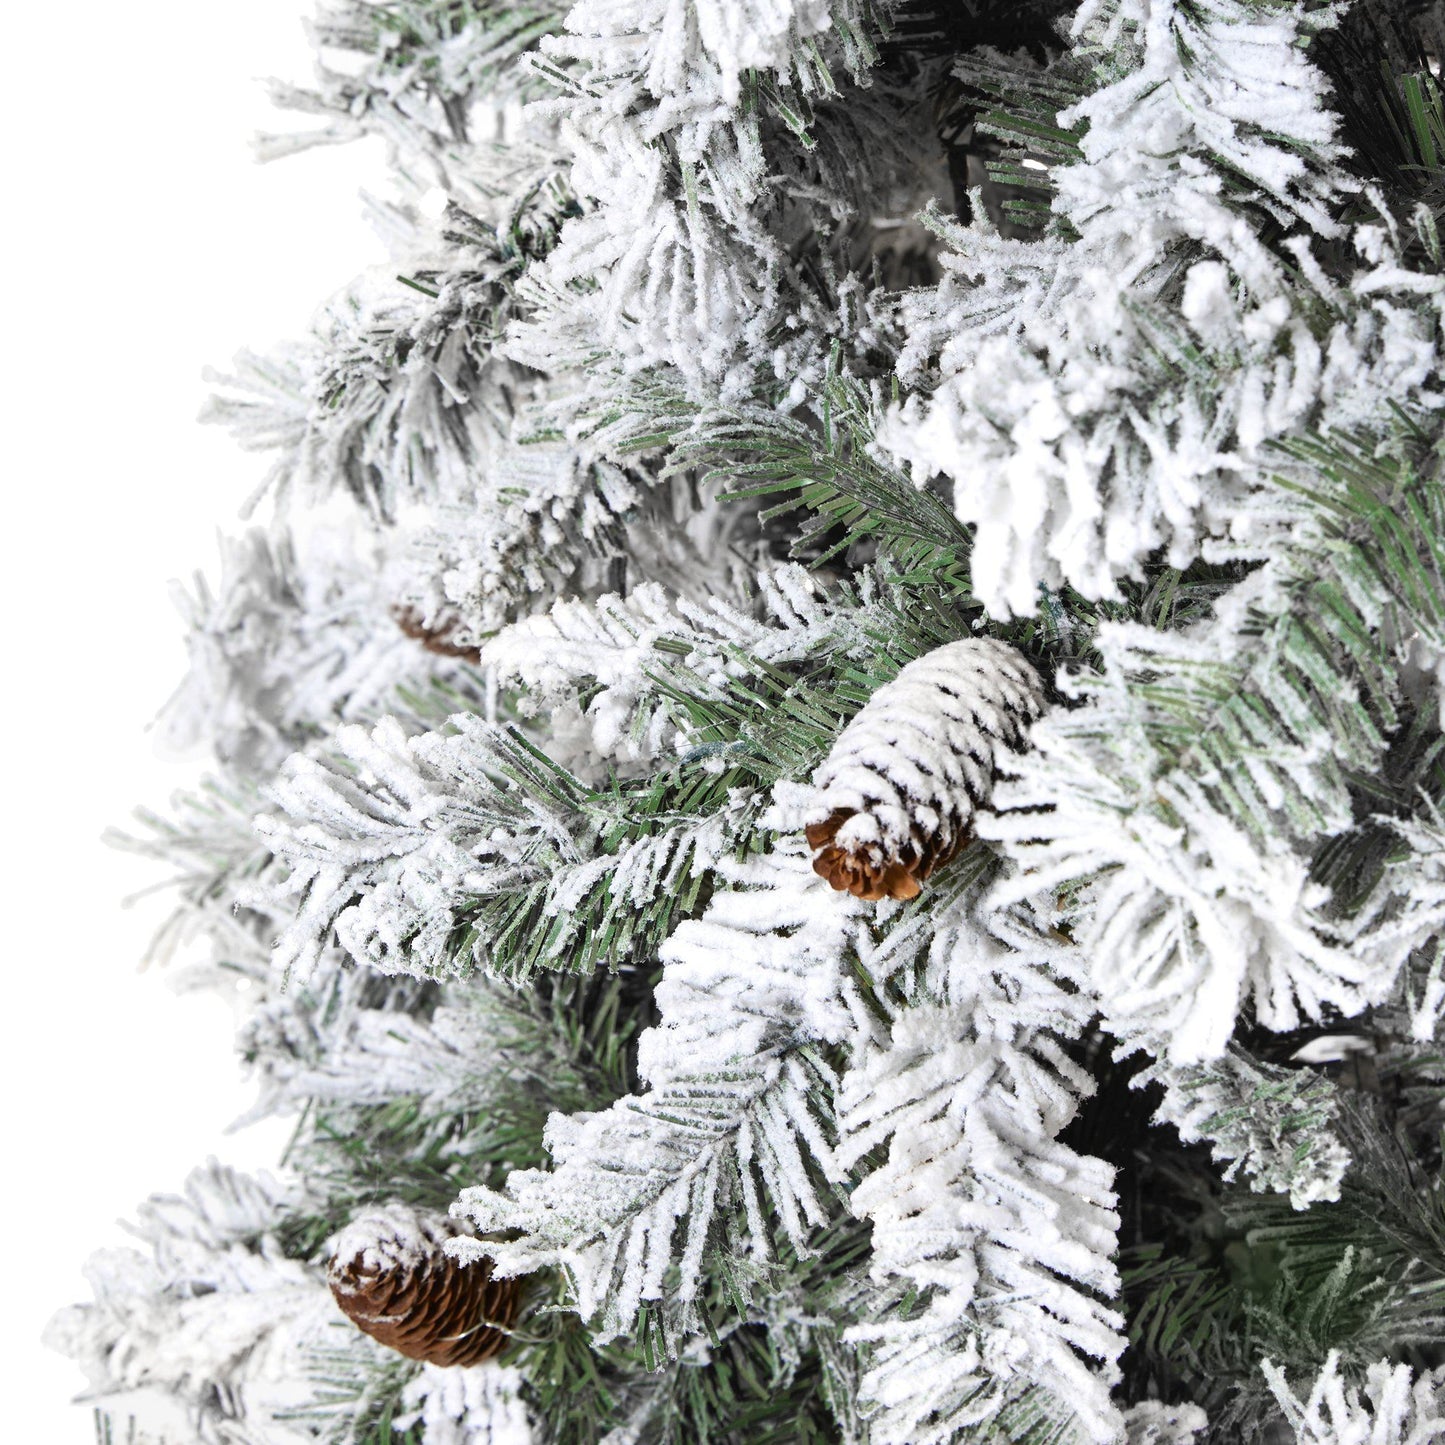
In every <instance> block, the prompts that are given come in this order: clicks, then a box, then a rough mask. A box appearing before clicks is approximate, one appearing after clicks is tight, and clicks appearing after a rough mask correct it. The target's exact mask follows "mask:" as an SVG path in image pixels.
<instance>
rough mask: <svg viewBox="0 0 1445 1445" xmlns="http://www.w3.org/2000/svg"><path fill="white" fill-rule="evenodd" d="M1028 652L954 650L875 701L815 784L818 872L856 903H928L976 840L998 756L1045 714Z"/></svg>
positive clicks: (974, 641)
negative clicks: (941, 871) (945, 872)
mask: <svg viewBox="0 0 1445 1445" xmlns="http://www.w3.org/2000/svg"><path fill="white" fill-rule="evenodd" d="M1043 706H1044V696H1043V685H1042V683H1041V682H1040V681H1039V677H1038V674H1037V673H1036V672H1035V671H1034V670H1033V668H1032V667H1030V666H1029V664H1028V662H1027V660H1026V659H1025V658H1024V656H1023V654H1022V653H1021V652H1019V651H1018V650H1017V649H1016V648H1014V647H1010V646H1009V645H1008V643H1006V642H999V641H996V640H995V639H993V638H988V637H979V638H969V639H967V640H965V641H963V642H950V643H946V644H945V645H944V646H943V647H936V648H934V650H933V651H932V652H930V653H927V654H925V655H924V656H923V657H920V658H918V659H917V660H916V661H914V662H910V663H909V664H908V666H907V667H905V668H904V669H903V670H902V671H901V672H900V673H899V674H898V676H897V677H896V678H894V679H893V681H892V682H890V683H885V684H884V685H883V686H882V687H880V688H879V689H878V691H877V692H875V693H874V694H873V696H872V697H871V698H869V699H868V702H867V703H866V704H865V705H864V707H863V708H862V710H861V711H860V712H859V713H858V715H857V716H856V717H855V718H854V719H853V721H852V722H850V723H849V724H848V726H847V727H846V728H844V729H843V731H842V732H841V733H840V734H839V735H838V740H837V742H835V743H834V744H833V750H832V751H831V752H830V753H829V754H828V756H827V758H826V759H825V760H824V762H823V764H822V766H821V767H819V769H818V771H817V772H816V773H815V774H814V775H813V783H814V785H815V786H816V788H817V789H818V794H817V800H816V803H815V806H814V808H813V809H812V812H811V815H810V817H809V819H808V821H807V826H806V829H805V831H806V834H807V838H808V843H809V845H810V846H811V847H812V848H813V850H814V853H813V870H814V871H815V872H816V873H820V874H821V875H822V876H823V877H824V878H826V879H827V880H828V882H829V883H831V884H832V885H833V887H834V888H837V889H839V890H846V891H847V892H849V893H851V894H853V896H854V897H856V898H863V899H867V900H870V901H876V900H877V899H880V898H916V897H917V896H918V894H919V893H920V892H921V891H922V890H921V886H920V885H921V883H922V881H923V880H924V879H926V878H927V877H928V876H929V875H930V874H931V873H932V872H933V871H934V870H935V869H936V868H939V867H941V866H942V865H943V864H945V863H947V862H948V860H949V859H950V858H952V857H953V855H954V854H955V853H957V852H958V850H959V849H960V848H962V847H963V846H964V844H965V843H967V842H968V840H969V837H970V833H969V823H970V821H971V819H972V818H973V814H974V810H975V809H976V808H978V807H982V806H983V805H984V804H985V803H987V801H988V798H989V796H990V794H991V793H992V791H993V780H994V772H995V767H996V763H997V755H998V754H999V753H1000V752H1003V751H1006V750H1011V749H1017V748H1018V747H1020V746H1021V745H1022V743H1023V739H1024V734H1025V733H1026V731H1027V730H1028V727H1029V724H1030V723H1032V722H1033V720H1034V719H1035V718H1036V717H1038V716H1039V714H1040V713H1041V712H1042V711H1043Z"/></svg>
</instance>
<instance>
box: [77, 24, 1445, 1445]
mask: <svg viewBox="0 0 1445 1445" xmlns="http://www.w3.org/2000/svg"><path fill="white" fill-rule="evenodd" d="M1442 21H1445V12H1442V9H1441V6H1440V4H1439V3H1436V4H1433V5H1424V4H1420V3H1418V0H1353V3H1350V4H1343V3H1342V4H1324V3H1318V0H1083V3H1081V4H1077V5H1071V4H1069V3H1064V0H951V3H946V4H936V5H929V4H926V3H913V0H579V3H577V4H575V5H569V4H568V3H567V0H386V3H381V0H327V8H325V9H323V11H322V12H321V14H320V15H319V17H318V18H317V19H316V20H315V22H314V38H315V41H316V45H317V49H318V54H319V56H320V68H319V70H318V76H317V80H316V83H315V85H314V87H313V88H312V89H309V90H301V89H290V88H283V89H281V90H280V91H279V95H278V98H279V99H280V101H281V102H282V103H283V104H284V105H286V106H289V107H291V108H293V109H299V110H302V111H306V112H309V113H311V114H312V115H314V116H319V117H321V121H320V127H319V129H313V130H311V131H309V132H307V133H304V134H302V135H301V136H300V137H299V138H298V137H287V138H283V139H278V140H275V141H273V142H271V143H270V147H271V149H273V150H274V151H276V152H278V153H280V152H284V151H285V150H287V149H290V148H294V147H295V146H297V145H305V144H315V143H318V142H328V143H329V142H339V141H345V140H347V139H350V138H352V137H355V136H361V135H367V134H378V135H381V136H383V137H384V138H385V140H386V143H387V145H388V147H389V150H390V156H391V159H392V162H393V165H394V168H395V173H396V191H395V195H394V196H393V197H392V198H391V199H390V200H389V201H388V202H386V203H385V204H382V205H379V206H378V208H377V221H378V224H379V225H380V227H381V229H382V230H383V232H384V234H385V235H386V237H387V238H388V240H389V242H390V244H391V246H392V247H393V249H394V255H395V260H394V263H393V264H392V265H391V266H390V267H388V268H385V269H384V270H383V272H382V273H381V274H378V275H375V276H367V277H364V278H363V279H362V280H360V281H359V282H358V283H357V284H356V285H355V287H354V288H352V289H351V290H349V291H348V292H346V293H345V294H343V295H342V296H340V297H338V298H337V299H335V300H334V301H333V302H332V303H331V304H330V307H329V309H328V310H327V312H326V313H325V323H324V325H322V326H321V327H320V328H319V329H318V330H317V333H316V334H315V335H314V336H312V337H311V338H310V339H309V340H308V341H306V342H305V343H304V344H302V345H299V346H297V347H296V348H295V349H294V350H293V351H290V352H288V353H286V354H281V355H274V356H270V357H265V358H262V357H254V356H245V357H243V358H242V359H241V361H240V362H239V363H238V367H237V372H236V375H235V376H233V377H228V378H225V379H224V380H223V381H222V382H221V383H220V386H221V390H220V391H219V393H218V397H217V400H216V401H215V403H214V406H213V415H214V416H215V417H216V418H217V419H219V420H222V421H225V422H227V423H229V424H230V425H232V426H233V427H234V428H235V430H236V432H237V433H238V435H239V436H240V438H241V440H242V442H243V443H244V444H245V445H247V446H252V447H256V448H259V449H263V450H265V451H267V452H268V453H269V455H270V456H271V458H272V461H271V470H270V473H269V476H268V478H267V481H266V485H265V489H264V493H263V500H262V502H261V504H260V505H261V507H262V508H263V512H262V513H261V516H262V517H263V520H262V521H261V523H260V524H259V525H257V526H255V527H254V529H253V530H250V531H247V532H245V533H244V534H243V535H240V536H238V537H237V538H236V539H235V540H234V541H232V542H231V543H230V544H229V545H228V549H227V552H226V555H225V557H224V559H223V569H222V574H221V580H220V583H219V586H218V588H217V589H216V590H215V591H212V590H210V589H208V588H207V587H206V586H204V585H200V584H198V587H197V590H196V591H195V593H194V594H193V595H192V596H190V598H189V599H188V601H187V609H188V622H189V626H190V629H191V631H190V636H191V653H192V667H191V671H190V675H189V677H188V678H187V680H186V682H185V684H184V686H183V687H182V688H181V690H180V692H179V693H178V695H177V697H176V698H175V700H174V701H173V702H172V704H171V706H170V709H169V711H168V713H167V719H168V726H169V727H170V728H172V729H174V731H175V733H176V735H177V736H179V737H182V738H184V739H186V740H195V739H197V738H205V739H208V740H209V742H210V744H211V745H212V747H213V749H214V755H215V759H216V763H215V771H214V775H213V776H212V778H211V779H210V780H209V781H208V782H207V783H206V785H205V786H204V787H203V788H202V789H201V791H199V792H198V793H196V794H195V795H193V796H186V797H181V798H178V799H177V800H176V802H175V805H174V807H173V808H172V809H171V810H170V812H169V813H167V814H164V815H150V814H147V815H145V817H144V826H143V830H142V831H141V833H140V834H139V835H138V836H137V837H134V838H132V839H131V840H130V841H131V842H132V844H133V845H134V846H136V847H138V848H141V849H142V850H144V851H146V852H148V853H151V854H153V855H154V856H155V857H156V858H157V859H161V860H165V862H166V863H167V864H168V865H169V866H170V868H171V869H172V870H173V871H174V873H175V875H176V879H177V887H178V890H179V893H180V898H181V906H180V909H179V912H178V913H177V915H176V917H175V921H174V924H173V926H172V930H171V933H170V939H171V940H173V939H174V938H176V937H182V936H186V937H189V936H194V935H197V934H200V935H204V936H205V937H207V938H208V939H209V943H210V958H211V962H210V964H209V966H208V970H207V971H208V972H209V975H210V977H211V979H212V980H213V981H214V983H215V985H216V986H217V987H219V988H222V989H231V988H233V986H234V984H235V983H236V981H238V980H241V979H244V980H247V981H248V982H249V984H250V985H251V992H250V993H249V994H248V995H247V996H248V997H249V998H252V999H253V1000H254V1004H253V1006H252V1007H251V1010H250V1015H249V1019H248V1021H247V1022H246V1024H245V1026H244V1029H243V1032H242V1037H241V1052H242V1055H243V1058H244V1059H245V1061H246V1064H247V1066H248V1067H249V1068H250V1070H251V1071H252V1075H253V1077H254V1079H255V1080H256V1083H257V1085H258V1088H259V1097H258V1102H257V1106H256V1111H257V1113H258V1114H271V1113H279V1114H287V1115H291V1116H294V1118H295V1119H296V1133H295V1138H294V1142H293V1144H292V1146H291V1148H290V1150H289V1152H288V1154H287V1156H286V1158H285V1160H284V1161H283V1167H282V1168H281V1169H280V1170H279V1171H278V1173H277V1175H276V1177H275V1178H274V1179H273V1178H248V1177H242V1176H239V1175H237V1174H236V1173H234V1172H232V1171H229V1170H225V1169H220V1168H216V1167H212V1168H210V1169H205V1170H201V1171H199V1172H198V1173H197V1174H195V1175H194V1176H193V1177H192V1178H191V1180H190V1181H189V1183H188V1184H187V1185H186V1188H185V1192H184V1194H183V1195H181V1196H173V1195H161V1196H157V1197H156V1198H155V1199H153V1200H152V1201H151V1202H150V1203H149V1204H147V1205H145V1206H143V1207H142V1214H141V1222H140V1224H139V1225H138V1232H139V1234H140V1236H141V1238H142V1240H143V1241H144V1243H145V1244H146V1245H147V1246H148V1250H147V1251H143V1252H140V1253H127V1254H123V1255H122V1254H116V1255H106V1256H102V1257H99V1258H97V1259H96V1261H95V1262H94V1265H93V1280H94V1286H95V1296H96V1297H95V1301H94V1303H92V1304H88V1305H84V1306H78V1307H75V1308H73V1309H70V1310H67V1311H65V1312H63V1313H62V1314H61V1315H60V1316H59V1317H58V1318H57V1320H56V1322H55V1323H54V1325H53V1326H52V1331H51V1336H52V1340H53V1342H55V1343H57V1344H58V1345H59V1346H60V1347H61V1348H63V1349H65V1350H67V1351H69V1352H70V1353H71V1354H73V1355H74V1356H75V1357H76V1358H78V1359H79V1360H80V1361H81V1362H82V1364H83V1365H84V1367H85V1369H86V1370H87V1372H88V1374H89V1376H90V1379H91V1381H92V1385H93V1389H94V1395H95V1398H96V1400H97V1401H98V1402H99V1405H100V1407H101V1409H102V1411H103V1412H104V1416H105V1419H106V1420H107V1421H108V1424H107V1426H106V1428H107V1429H108V1430H110V1431H111V1432H112V1433H111V1435H110V1436H109V1437H108V1438H112V1439H114V1440H117V1441H119V1440H136V1441H154V1442H159V1441H165V1442H181V1441H192V1440H202V1441H216V1442H235V1445H239V1442H246V1445H272V1442H277V1445H279V1442H297V1441H330V1442H341V1441H352V1442H367V1445H381V1442H385V1441H390V1442H399V1441H425V1442H428V1445H484V1442H495V1445H501V1442H507V1445H520V1442H525V1441H532V1442H537V1445H546V1442H557V1445H598V1442H604V1441H605V1442H608V1445H624V1442H626V1445H661V1442H676V1445H685V1442H695V1441H703V1442H717V1445H721V1442H740V1445H763V1442H792V1441H797V1442H823V1441H840V1442H849V1445H944V1442H964V1441H989V1442H1021V1441H1027V1442H1035V1445H1042V1442H1095V1445H1104V1442H1122V1441H1126V1440H1127V1441H1129V1442H1132V1445H1145V1442H1157V1445H1168V1442H1185V1441H1190V1440H1194V1441H1197V1442H1206V1441H1208V1442H1221V1445H1223V1442H1235V1441H1244V1442H1263V1441H1271V1442H1272V1441H1288V1440H1291V1439H1293V1440H1296V1441H1298V1442H1300V1445H1355V1442H1369V1445H1405V1442H1410V1445H1422V1442H1425V1441H1428V1440H1437V1439H1441V1438H1445V1180H1442V1176H1441V1150H1440V1131H1441V1128H1442V1125H1445V1060H1442V1058H1441V1055H1440V1052H1439V1046H1438V1042H1437V1040H1438V1038H1439V1035H1440V1033H1441V1016H1442V1013H1445V812H1442V809H1445V734H1442V728H1441V724H1442V716H1445V454H1442V442H1441V438H1442V408H1445V390H1442V371H1441V355H1442V349H1445V330H1442V298H1445V256H1442V248H1441V237H1440V224H1441V217H1442V212H1445V102H1442V90H1441V86H1440V83H1439V80H1438V74H1439V62H1440V59H1441V57H1442V55H1445V23H1442ZM438 191H440V192H441V193H443V194H444V196H445V208H444V210H442V211H441V214H440V216H439V218H435V217H436V216H437V211H438V210H439V209H440V208H439V207H438V206H435V205H429V204H426V202H427V200H428V198H429V197H433V196H434V195H435V193H436V192H438ZM167 941H169V940H167Z"/></svg>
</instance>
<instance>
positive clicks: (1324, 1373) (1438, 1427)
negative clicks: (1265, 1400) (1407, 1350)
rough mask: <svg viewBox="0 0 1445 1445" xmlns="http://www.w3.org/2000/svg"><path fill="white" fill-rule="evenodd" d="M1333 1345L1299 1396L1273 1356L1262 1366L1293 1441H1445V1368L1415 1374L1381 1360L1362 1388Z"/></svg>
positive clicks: (1307, 1444) (1299, 1444) (1399, 1444)
mask: <svg viewBox="0 0 1445 1445" xmlns="http://www.w3.org/2000/svg"><path fill="white" fill-rule="evenodd" d="M1339 1364H1340V1357H1339V1352H1338V1351H1337V1350H1331V1351H1330V1354H1329V1357H1328V1358H1327V1359H1326V1360H1325V1363H1324V1366H1323V1368H1322V1369H1321V1370H1320V1372H1319V1374H1318V1376H1316V1378H1315V1380H1314V1381H1313V1383H1312V1384H1311V1385H1310V1391H1309V1395H1308V1396H1307V1397H1306V1398H1304V1399H1301V1398H1300V1397H1299V1396H1298V1395H1297V1394H1296V1393H1295V1391H1294V1390H1293V1389H1291V1387H1290V1385H1289V1382H1288V1381H1287V1380H1286V1379H1285V1375H1284V1371H1283V1370H1281V1369H1280V1368H1279V1367H1278V1366H1276V1365H1274V1364H1273V1363H1272V1362H1271V1361H1269V1360H1267V1359H1266V1360H1263V1361H1261V1362H1260V1368H1261V1370H1262V1371H1263V1373H1264V1377H1265V1379H1266V1380H1267V1381H1268V1382H1269V1387H1270V1389H1271V1390H1272V1391H1273V1392H1274V1397H1275V1399H1276V1400H1278V1401H1279V1404H1280V1408H1281V1410H1282V1411H1283V1412H1284V1418H1285V1420H1286V1421H1287V1422H1288V1424H1289V1425H1290V1427H1291V1428H1292V1429H1293V1431H1294V1445H1434V1442H1437V1441H1439V1440H1445V1370H1427V1371H1422V1372H1421V1373H1420V1374H1419V1375H1418V1376H1417V1375H1414V1374H1413V1373H1412V1372H1411V1370H1410V1367H1409V1366H1408V1365H1392V1364H1391V1363H1390V1361H1388V1360H1379V1361H1377V1362H1376V1363H1374V1364H1372V1365H1371V1366H1370V1367H1369V1369H1368V1370H1367V1371H1366V1373H1365V1383H1364V1387H1363V1389H1361V1388H1360V1387H1358V1386H1355V1385H1350V1384H1347V1383H1346V1381H1345V1379H1344V1378H1343V1377H1342V1376H1341V1374H1340V1369H1339Z"/></svg>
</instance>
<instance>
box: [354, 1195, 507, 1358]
mask: <svg viewBox="0 0 1445 1445" xmlns="http://www.w3.org/2000/svg"><path fill="white" fill-rule="evenodd" d="M464 1232H465V1231H464V1230H463V1229H462V1227H461V1226H460V1225H459V1224H457V1223H456V1222H455V1221H454V1220H451V1219H450V1218H448V1217H447V1216H445V1215H425V1214H422V1213H421V1212H419V1211H416V1210H411V1209H406V1208H404V1207H402V1206H393V1207H392V1208H390V1209H388V1210H385V1211H381V1212H379V1213H377V1214H374V1215H368V1216H364V1217H363V1218H361V1219H358V1220H356V1221H355V1222H354V1223H353V1224H351V1225H350V1226H348V1228H347V1229H346V1230H345V1231H343V1233H342V1235H341V1236H340V1238H339V1239H338V1241H337V1243H336V1247H335V1250H334V1252H333V1255H332V1259H331V1265H330V1268H329V1270H328V1274H327V1278H328V1281H329V1283H330V1285H331V1292H332V1295H333V1296H334V1297H335V1299H336V1302H337V1304H338V1305H339V1306H340V1307H341V1310H342V1312H343V1313H344V1314H345V1315H346V1316H347V1318H348V1319H350V1320H351V1321H352V1323H353V1324H355V1325H356V1327H357V1328H358V1329H359V1330H361V1331H362V1332H363V1333H364V1334H367V1335H370V1336H371V1338H372V1339H374V1340H376V1341H377V1342H378V1343H379V1344H382V1345H385V1346H386V1347H387V1348H388V1349H392V1350H395V1351H396V1352H397V1353H398V1354H400V1355H405V1356H406V1357H407V1358H408V1359H412V1360H422V1361H424V1362H426V1363H428V1364H432V1365H444V1366H445V1365H460V1366H469V1365H476V1364H480V1363H481V1362H482V1361H483V1360H488V1359H491V1358H492V1357H493V1356H494V1355H497V1354H499V1353H500V1352H501V1351H502V1350H503V1349H504V1348H505V1347H506V1345H507V1343H508V1340H509V1338H510V1334H509V1331H510V1326H511V1324H512V1321H513V1320H514V1319H515V1318H516V1314H517V1308H518V1305H519V1303H520V1297H521V1283H520V1281H518V1280H513V1279H494V1278H493V1277H492V1270H491V1263H490V1261H488V1260H485V1259H483V1260H478V1261H476V1262H473V1263H470V1264H463V1263H462V1262H461V1261H460V1260H457V1259H454V1258H453V1257H452V1256H451V1255H449V1254H447V1253H446V1252H445V1249H444V1246H445V1244H446V1241H447V1240H448V1239H449V1238H452V1237H453V1236H455V1235H457V1234H461V1233H464Z"/></svg>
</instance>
